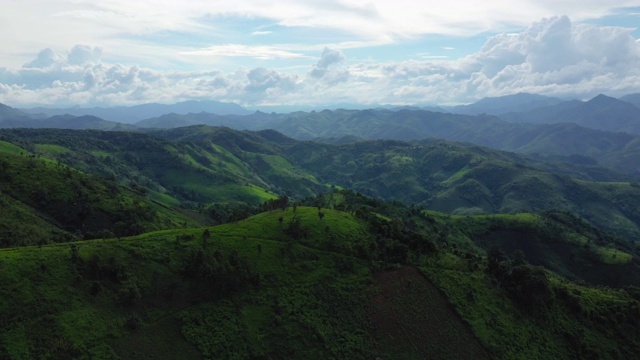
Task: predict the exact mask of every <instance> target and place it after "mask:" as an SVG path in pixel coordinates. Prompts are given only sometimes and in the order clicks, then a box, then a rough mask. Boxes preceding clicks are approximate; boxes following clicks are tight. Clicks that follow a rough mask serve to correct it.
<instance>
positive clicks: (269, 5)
mask: <svg viewBox="0 0 640 360" xmlns="http://www.w3.org/2000/svg"><path fill="white" fill-rule="evenodd" d="M7 1H9V2H10V3H9V4H6V5H7V6H4V7H3V9H2V13H1V14H0V34H3V36H2V38H1V39H0V46H1V47H2V49H3V52H2V53H1V54H0V63H2V64H4V65H5V66H19V65H20V64H22V63H24V62H25V61H26V58H25V57H24V56H25V54H27V53H31V54H32V53H34V52H36V51H38V50H40V49H43V48H46V47H51V46H54V45H55V46H59V47H62V48H71V47H72V46H74V45H75V44H77V43H85V44H100V46H101V47H103V48H105V49H110V52H111V54H132V55H131V57H133V58H135V57H136V56H135V54H136V53H138V52H139V49H140V48H142V47H153V48H154V49H155V52H156V53H163V54H165V55H166V54H167V53H168V52H169V53H170V52H174V53H177V52H180V51H184V50H185V47H184V46H179V45H175V44H174V45H173V46H172V48H171V49H170V50H171V51H167V49H166V47H167V44H166V43H162V40H161V39H160V40H158V39H157V38H154V39H150V38H149V37H146V38H145V36H149V35H154V34H163V33H167V32H176V33H181V34H185V35H186V36H202V37H204V38H208V39H216V40H218V41H212V42H211V44H215V43H219V40H220V39H225V34H226V32H225V29H224V25H219V24H218V22H219V20H229V19H234V21H235V22H236V24H242V21H243V20H254V19H264V20H265V21H266V22H268V23H269V24H270V25H278V26H282V27H295V28H304V29H316V30H317V31H318V32H319V33H322V34H336V37H335V38H330V36H328V35H327V38H322V39H321V40H315V41H317V43H313V44H306V45H315V46H319V48H320V49H321V48H322V47H324V46H329V47H331V48H338V49H343V50H344V49H345V47H342V46H335V45H331V44H332V43H338V42H340V41H342V42H343V43H344V45H347V44H350V45H352V46H353V45H357V44H360V45H364V46H368V45H370V44H372V43H374V44H381V43H384V44H389V43H394V42H395V43H397V42H399V41H402V40H403V39H406V38H412V37H418V36H421V35H425V34H444V35H453V36H467V35H477V34H481V33H487V32H490V33H495V32H503V31H511V30H513V29H514V28H515V29H517V28H522V27H525V26H527V25H528V24H529V23H531V22H532V21H536V20H537V19H540V18H543V17H549V16H553V15H556V14H566V15H568V16H570V17H571V18H573V19H574V20H576V21H581V20H588V19H598V18H601V17H603V16H606V15H611V14H613V13H614V12H615V11H616V9H619V8H625V7H634V6H635V7H638V6H640V1H638V0H609V1H602V0H580V1H578V0H567V1H561V2H558V1H551V0H524V1H519V2H518V4H517V6H514V5H513V2H512V1H507V0H485V1H480V2H478V1H476V0H454V1H440V2H419V1H415V0H394V1H386V0H323V1H299V0H281V1H277V2H274V1H267V0H243V1H237V0H218V1H210V0H190V1H188V2H185V1H182V0H139V1H131V0H101V1H93V0H7ZM262 29H263V28H257V29H256V28H253V29H251V28H249V29H247V32H249V33H252V34H253V35H266V34H267V33H269V32H268V31H263V30H262ZM252 30H254V31H253V32H251V31H252ZM278 33H280V32H278ZM273 35H274V36H269V38H272V37H275V36H276V35H279V34H273ZM337 39H340V40H337ZM345 39H348V40H346V41H345ZM309 41H314V40H313V39H309ZM232 42H233V41H232ZM189 50H192V49H189ZM279 50H282V51H285V52H287V51H290V49H279ZM149 53H152V51H147V52H146V53H145V55H147V56H148V55H149ZM112 56H116V55H112ZM148 61H151V59H150V58H148ZM143 65H147V64H143Z"/></svg>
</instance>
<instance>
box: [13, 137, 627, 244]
mask: <svg viewBox="0 0 640 360" xmlns="http://www.w3.org/2000/svg"><path fill="white" fill-rule="evenodd" d="M3 137H4V139H5V140H6V141H9V140H10V141H12V142H13V143H15V144H18V145H20V146H22V147H24V148H25V149H28V150H30V151H32V152H34V153H38V154H41V155H42V156H43V157H45V158H49V159H52V160H55V161H60V162H62V163H64V164H67V165H69V166H72V167H74V168H76V169H79V170H81V171H83V172H86V173H90V174H94V175H98V176H101V177H105V178H107V179H111V180H115V181H116V182H118V183H119V184H120V185H124V186H128V187H132V188H134V189H142V188H145V189H148V193H149V196H150V197H152V198H153V199H155V200H156V201H159V202H162V203H163V204H165V205H166V206H170V207H175V206H176V205H181V206H182V207H186V208H191V209H202V207H203V206H204V207H206V206H208V204H212V203H218V204H219V203H233V202H237V201H240V202H243V203H249V204H253V205H257V204H260V203H262V202H264V201H266V200H268V199H272V198H276V197H277V196H278V195H279V194H287V195H288V196H290V197H292V198H294V199H296V198H297V199H300V198H303V197H307V196H312V195H314V194H318V193H322V192H326V191H328V189H329V188H330V187H331V186H334V187H343V188H351V189H354V190H357V191H360V192H362V193H364V194H366V195H369V196H373V197H376V198H379V199H384V200H400V201H402V202H405V203H408V204H419V205H421V206H424V207H426V208H428V209H432V210H437V211H443V212H448V213H452V214H490V213H517V212H530V211H540V210H560V211H567V212H570V213H572V214H575V215H578V216H580V217H582V218H584V219H587V220H588V221H590V222H591V223H593V224H594V225H596V226H598V227H599V228H601V229H603V230H606V231H612V232H615V233H617V234H618V235H620V236H624V237H628V238H630V239H631V240H640V218H639V217H638V214H637V211H635V209H637V208H638V206H640V193H639V192H638V191H637V187H636V186H635V185H636V184H635V182H633V181H631V178H628V177H625V176H619V174H616V173H614V172H611V171H608V170H606V169H603V168H599V167H597V166H593V165H581V166H573V167H569V166H558V165H556V164H550V163H545V162H541V161H537V160H532V159H530V158H526V157H523V156H521V155H516V154H513V153H508V152H502V151H497V150H491V149H488V148H483V147H479V146H473V145H463V144H457V143H452V142H447V141H442V140H429V141H422V142H414V143H408V142H401V141H383V140H379V141H364V142H356V143H349V144H343V145H331V144H319V143H314V142H302V141H296V140H293V139H291V138H288V137H285V136H283V135H281V134H279V133H276V132H274V131H263V132H250V131H242V132H240V131H235V130H231V129H228V128H213V127H208V126H192V127H186V128H177V129H170V130H162V131H156V132H153V133H152V134H140V133H127V132H104V131H86V130H83V131H63V130H52V129H49V130H37V129H36V130H24V129H11V130H6V131H4V132H3ZM594 180H595V181H594ZM620 180H625V182H620ZM143 191H144V190H143Z"/></svg>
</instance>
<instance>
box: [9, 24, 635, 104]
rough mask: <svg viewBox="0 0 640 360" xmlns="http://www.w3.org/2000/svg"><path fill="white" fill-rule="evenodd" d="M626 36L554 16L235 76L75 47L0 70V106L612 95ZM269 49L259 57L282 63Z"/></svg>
mask: <svg viewBox="0 0 640 360" xmlns="http://www.w3.org/2000/svg"><path fill="white" fill-rule="evenodd" d="M631 31H632V30H631V29H626V28H619V27H596V26H588V25H575V24H573V23H572V22H571V20H570V19H569V18H568V17H554V18H549V19H543V20H541V21H538V22H535V23H533V24H532V25H530V26H529V27H528V28H527V29H526V30H524V31H522V32H520V33H517V34H501V35H496V36H493V37H491V38H489V39H488V40H487V41H486V43H485V44H484V46H483V47H482V48H481V50H480V51H478V52H477V53H475V54H472V55H469V56H467V57H465V58H462V59H459V60H449V61H447V60H438V61H433V60H431V61H428V60H425V61H418V60H410V61H404V62H389V63H383V64H380V63H370V62H368V63H364V62H361V63H354V62H346V61H345V59H347V58H348V56H349V53H348V50H345V51H344V52H343V51H341V50H339V49H332V48H325V49H324V50H323V51H322V53H321V54H319V55H320V56H319V57H317V58H315V59H314V60H310V62H309V63H308V66H307V67H306V68H303V69H298V71H283V70H277V69H269V68H265V67H257V68H253V69H246V68H240V69H238V70H237V71H235V72H232V73H222V72H219V71H192V72H177V71H159V70H153V69H149V68H143V67H139V66H124V65H119V64H108V63H106V62H104V61H103V60H102V59H101V55H102V49H101V48H97V47H89V46H84V45H77V46H74V47H72V48H71V49H70V50H69V51H66V52H56V51H54V50H51V49H45V50H42V51H41V52H40V53H39V54H38V55H37V56H36V57H35V58H34V59H33V60H32V61H30V62H28V63H26V64H24V66H23V67H22V68H17V69H8V68H0V102H2V103H6V104H9V105H12V106H29V105H59V106H68V105H115V104H137V103H143V102H167V103H168V102H175V101H180V100H186V99H217V100H224V101H234V102H238V103H241V104H245V105H260V104H285V105H288V104H290V105H293V104H296V105H319V106H322V105H327V106H329V105H331V104H334V103H345V102H358V103H364V104H385V103H395V104H414V103H439V104H447V103H462V102H471V101H474V100H477V99H479V98H482V97H486V96H499V95H506V94H512V93H517V92H531V93H540V94H545V95H555V96H565V97H577V98H586V97H591V96H593V95H596V94H598V93H606V94H610V95H614V96H615V95H622V94H626V93H632V92H638V89H640V71H638V69H640V43H639V42H638V40H636V39H635V38H634V37H633V36H632V35H631ZM227 50H228V49H227ZM236 50H237V51H240V52H242V51H245V49H236ZM272 50H273V49H266V50H265V53H266V54H271V55H272V56H287V54H280V53H278V52H273V51H272ZM311 61H315V63H313V62H311Z"/></svg>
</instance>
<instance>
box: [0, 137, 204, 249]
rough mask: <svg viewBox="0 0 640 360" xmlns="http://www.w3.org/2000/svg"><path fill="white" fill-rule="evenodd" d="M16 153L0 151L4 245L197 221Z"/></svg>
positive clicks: (100, 181)
mask: <svg viewBox="0 0 640 360" xmlns="http://www.w3.org/2000/svg"><path fill="white" fill-rule="evenodd" d="M17 151H18V150H15V151H8V152H0V165H1V166H2V170H3V171H2V175H1V177H2V183H1V184H0V191H2V193H1V194H0V197H1V199H2V201H3V203H4V205H5V206H3V207H2V209H1V210H0V211H1V212H2V215H3V216H2V220H1V221H0V223H2V227H0V230H1V239H2V243H3V246H16V245H18V244H36V241H38V242H40V243H42V242H44V243H46V242H52V241H53V242H58V241H69V240H70V238H71V237H72V236H71V234H74V235H78V236H88V237H96V236H99V237H104V236H113V234H116V235H127V234H132V233H136V232H138V233H139V232H144V231H150V230H157V229H162V228H174V227H178V226H183V225H184V224H187V225H191V226H193V225H197V222H195V221H193V220H191V219H189V218H187V217H185V216H183V215H180V214H176V213H175V212H173V211H171V210H169V209H167V208H165V207H163V206H160V205H158V204H156V203H154V202H152V201H150V200H148V199H146V198H144V197H142V196H140V195H138V194H135V193H133V192H132V191H130V190H127V189H123V188H121V187H118V186H117V185H115V184H114V183H112V182H110V181H106V180H104V179H99V178H95V177H91V176H87V175H85V174H82V173H80V172H78V171H76V170H74V169H71V168H69V167H67V166H64V165H61V164H59V163H54V162H52V161H48V160H46V159H39V158H36V157H35V156H32V155H29V156H24V155H15V153H16V152H17ZM20 153H22V151H20ZM14 223H15V225H14ZM105 231H108V233H107V232H105Z"/></svg>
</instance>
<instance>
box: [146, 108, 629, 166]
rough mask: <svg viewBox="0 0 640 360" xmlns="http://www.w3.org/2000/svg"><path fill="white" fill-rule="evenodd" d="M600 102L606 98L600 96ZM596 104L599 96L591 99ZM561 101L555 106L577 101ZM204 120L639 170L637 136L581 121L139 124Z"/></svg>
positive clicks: (390, 116) (374, 116)
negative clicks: (456, 144) (460, 145)
mask: <svg viewBox="0 0 640 360" xmlns="http://www.w3.org/2000/svg"><path fill="white" fill-rule="evenodd" d="M600 100H603V102H606V101H608V100H607V99H600ZM594 103H595V104H591V106H595V105H597V101H594ZM581 105H584V103H582V102H580V101H574V102H564V103H561V104H558V105H556V107H557V108H561V109H571V108H572V107H576V106H581ZM196 124H204V125H211V126H225V127H229V128H232V129H236V130H254V131H256V130H264V129H273V130H276V131H279V132H281V133H282V134H284V135H286V136H289V137H292V138H295V139H298V140H318V139H322V140H320V141H323V142H329V143H335V142H337V143H344V142H347V143H349V142H352V141H351V139H393V140H421V139H426V138H441V139H447V140H454V141H461V142H470V143H474V144H478V145H483V146H488V147H491V148H494V149H499V150H507V151H516V152H520V153H525V154H531V155H533V156H536V157H539V158H547V157H550V156H551V157H553V159H554V160H558V161H568V162H571V163H576V164H577V163H579V164H585V163H593V164H600V165H602V166H606V167H608V168H611V169H616V170H618V171H621V172H625V173H627V174H640V165H639V164H638V161H637V160H636V159H638V158H640V137H638V136H637V135H633V134H628V133H613V132H607V131H601V130H596V129H591V128H587V127H583V126H579V125H576V124H573V123H559V124H519V123H510V122H506V121H503V120H501V119H500V118H498V117H496V116H490V115H477V116H470V115H460V114H450V113H441V112H430V111H424V110H410V109H400V110H396V111H391V110H371V109H369V110H333V111H332V110H323V111H311V112H294V113H290V114H275V113H271V114H266V113H263V112H259V111H258V112H255V113H254V114H251V115H247V116H236V115H213V114H207V113H199V114H188V115H176V114H169V115H164V116H161V117H158V118H153V119H146V120H143V121H141V122H139V123H137V124H136V125H137V126H139V127H143V128H165V129H167V128H174V127H181V126H187V125H196Z"/></svg>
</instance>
